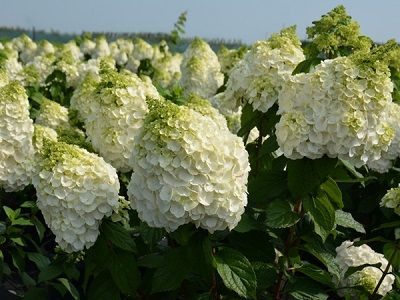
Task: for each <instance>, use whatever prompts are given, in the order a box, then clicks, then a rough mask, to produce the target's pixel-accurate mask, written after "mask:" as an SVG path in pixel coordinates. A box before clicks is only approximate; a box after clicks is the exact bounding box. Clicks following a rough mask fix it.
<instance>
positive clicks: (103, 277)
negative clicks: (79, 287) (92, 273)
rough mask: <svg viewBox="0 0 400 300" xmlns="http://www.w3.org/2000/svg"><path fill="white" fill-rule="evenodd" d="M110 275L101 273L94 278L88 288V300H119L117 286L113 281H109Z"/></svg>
mask: <svg viewBox="0 0 400 300" xmlns="http://www.w3.org/2000/svg"><path fill="white" fill-rule="evenodd" d="M110 277H111V274H110V273H109V272H104V271H103V272H101V273H100V274H99V275H98V276H96V277H95V278H94V280H93V281H92V283H91V284H90V286H89V291H88V295H87V296H88V300H120V299H121V295H120V293H119V290H118V287H117V285H116V284H115V283H114V280H110Z"/></svg>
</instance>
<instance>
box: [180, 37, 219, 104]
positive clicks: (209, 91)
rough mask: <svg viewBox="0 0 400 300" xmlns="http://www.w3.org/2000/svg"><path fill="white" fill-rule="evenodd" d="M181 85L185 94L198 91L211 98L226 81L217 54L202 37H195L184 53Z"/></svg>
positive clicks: (202, 95)
mask: <svg viewBox="0 0 400 300" xmlns="http://www.w3.org/2000/svg"><path fill="white" fill-rule="evenodd" d="M181 73H182V77H181V80H180V84H181V86H182V87H183V88H184V91H185V94H186V95H188V94H190V93H196V94H198V95H199V96H200V97H204V98H209V97H212V96H213V95H215V94H216V92H217V90H218V88H219V87H220V86H222V85H223V83H224V75H223V74H222V73H221V66H220V64H219V61H218V57H217V55H216V54H215V53H214V51H213V50H212V49H211V47H210V46H209V45H208V44H207V42H205V41H203V40H202V39H199V38H196V39H194V40H193V41H192V42H191V43H190V45H189V47H188V48H187V49H186V51H185V52H184V53H183V59H182V64H181Z"/></svg>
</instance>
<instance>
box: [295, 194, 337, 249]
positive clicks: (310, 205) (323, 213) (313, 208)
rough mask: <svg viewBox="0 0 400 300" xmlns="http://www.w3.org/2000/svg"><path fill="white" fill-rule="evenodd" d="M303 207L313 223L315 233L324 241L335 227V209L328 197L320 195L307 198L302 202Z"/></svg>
mask: <svg viewBox="0 0 400 300" xmlns="http://www.w3.org/2000/svg"><path fill="white" fill-rule="evenodd" d="M303 206H304V208H305V209H306V211H308V213H309V214H310V216H311V218H312V220H313V222H314V229H315V233H317V234H318V235H319V236H320V237H321V238H322V241H325V240H326V238H327V237H328V235H329V234H330V232H331V231H332V230H333V227H334V226H335V209H334V208H333V206H332V204H331V203H330V201H329V199H328V197H327V196H326V195H325V194H322V193H321V194H319V195H318V196H316V197H307V198H305V199H304V200H303Z"/></svg>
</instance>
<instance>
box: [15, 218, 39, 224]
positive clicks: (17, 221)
mask: <svg viewBox="0 0 400 300" xmlns="http://www.w3.org/2000/svg"><path fill="white" fill-rule="evenodd" d="M11 225H20V226H33V225H34V224H33V223H32V221H31V220H28V219H25V218H18V219H14V220H12V221H11Z"/></svg>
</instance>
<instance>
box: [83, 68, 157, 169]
mask: <svg viewBox="0 0 400 300" xmlns="http://www.w3.org/2000/svg"><path fill="white" fill-rule="evenodd" d="M89 89H91V88H89ZM146 97H152V98H158V97H159V96H158V93H157V91H156V89H155V88H154V87H153V86H152V85H151V82H147V81H146V80H141V79H140V78H139V77H138V76H137V75H135V74H132V73H131V72H129V71H122V72H121V73H118V72H117V71H115V70H112V69H107V70H105V71H104V72H103V73H102V74H101V81H100V82H99V83H98V84H97V86H96V89H95V90H94V91H93V92H92V94H91V95H90V96H89V97H88V99H86V100H84V101H87V100H90V101H92V99H93V102H95V103H93V107H94V108H91V110H92V111H93V112H94V113H95V114H91V113H90V114H89V116H87V117H86V116H84V115H83V119H84V122H85V129H86V133H87V135H88V138H89V141H90V142H91V143H92V145H93V148H94V149H95V150H96V151H97V152H98V153H99V154H100V155H101V156H102V157H104V159H105V160H106V161H107V162H109V163H111V164H112V165H113V166H114V167H115V168H116V169H118V170H119V171H122V172H127V171H129V170H131V167H130V166H129V157H130V155H131V152H132V148H133V142H134V138H135V136H136V134H137V133H138V131H139V129H140V128H141V127H142V124H143V120H144V118H145V116H146V114H147V111H148V109H147V104H146ZM84 105H86V104H84ZM90 105H92V104H90Z"/></svg>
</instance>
